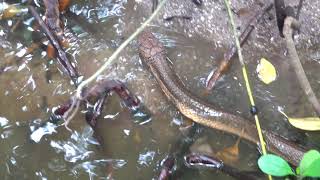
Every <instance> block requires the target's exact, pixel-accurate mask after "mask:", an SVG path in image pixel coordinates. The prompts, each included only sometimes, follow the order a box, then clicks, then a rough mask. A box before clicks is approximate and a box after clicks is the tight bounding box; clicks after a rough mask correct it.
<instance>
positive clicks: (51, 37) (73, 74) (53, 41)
mask: <svg viewBox="0 0 320 180" xmlns="http://www.w3.org/2000/svg"><path fill="white" fill-rule="evenodd" d="M28 8H29V11H30V12H31V14H32V15H33V17H34V18H35V19H36V21H37V22H38V23H39V25H40V26H41V28H42V30H43V32H44V33H45V34H46V36H47V38H48V39H49V41H50V43H51V44H52V45H53V47H54V48H55V49H56V50H57V52H58V58H57V59H58V61H59V63H60V64H61V65H62V66H63V68H64V70H65V71H67V72H68V74H69V76H70V78H71V80H73V81H74V82H76V80H75V78H77V77H78V73H77V71H76V70H75V68H74V67H73V66H72V65H71V63H70V61H69V60H68V58H67V55H66V53H65V51H64V50H63V49H62V47H61V45H60V43H59V41H58V40H57V39H56V38H55V36H54V34H53V33H51V31H50V30H49V28H48V27H47V25H46V24H45V23H44V22H43V20H42V19H41V17H40V16H39V14H38V13H37V11H36V10H35V8H34V7H33V6H29V7H28ZM75 84H76V83H75Z"/></svg>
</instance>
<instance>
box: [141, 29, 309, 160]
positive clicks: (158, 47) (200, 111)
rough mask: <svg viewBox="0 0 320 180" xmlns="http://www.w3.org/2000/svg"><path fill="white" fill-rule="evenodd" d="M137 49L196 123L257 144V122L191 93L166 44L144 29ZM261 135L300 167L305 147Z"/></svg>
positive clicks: (270, 146)
mask: <svg viewBox="0 0 320 180" xmlns="http://www.w3.org/2000/svg"><path fill="white" fill-rule="evenodd" d="M138 51H139V56H140V59H141V61H142V62H143V64H145V66H147V68H148V70H149V72H150V73H151V74H152V75H153V76H154V77H155V80H156V81H157V84H158V85H159V86H160V88H161V90H162V91H163V93H164V94H165V96H166V97H167V98H168V99H169V101H171V102H172V103H173V104H174V105H175V107H176V108H177V109H178V110H179V111H180V112H181V113H182V114H183V115H184V116H185V117H187V118H189V119H191V120H192V121H194V122H195V123H198V124H200V125H203V126H206V127H209V128H212V129H214V130H219V131H222V132H226V133H228V134H232V135H236V136H239V137H241V138H242V139H245V140H247V141H248V142H251V143H254V144H255V145H257V146H258V147H259V146H260V141H259V138H258V132H257V128H256V125H255V124H254V123H253V121H250V120H249V119H245V118H242V117H240V116H238V115H235V114H232V113H229V112H226V111H223V110H221V109H220V108H218V107H216V106H215V105H214V104H209V103H208V102H206V101H204V100H201V99H200V98H198V97H197V96H196V95H194V94H192V93H191V92H190V91H189V90H188V89H187V88H186V87H185V86H184V85H183V83H182V82H181V80H180V79H179V78H178V76H177V74H176V73H175V71H174V69H173V68H172V65H171V64H170V62H169V60H168V58H167V54H166V49H165V47H164V45H163V44H162V43H161V42H160V41H159V40H158V39H157V38H156V37H155V36H154V35H153V33H152V32H151V31H148V30H145V31H143V32H142V33H141V34H140V35H139V37H138ZM262 134H263V136H264V140H265V143H266V147H267V150H268V151H269V152H271V153H274V154H277V155H279V156H281V157H282V158H284V159H285V160H287V161H288V162H290V163H291V164H292V165H295V166H297V165H298V164H299V162H300V160H301V159H302V156H303V154H304V153H305V152H306V150H305V149H304V148H303V147H302V146H299V145H298V144H295V143H293V142H291V141H289V140H288V139H286V138H284V137H282V136H280V135H278V134H276V133H274V132H271V131H268V130H265V129H262Z"/></svg>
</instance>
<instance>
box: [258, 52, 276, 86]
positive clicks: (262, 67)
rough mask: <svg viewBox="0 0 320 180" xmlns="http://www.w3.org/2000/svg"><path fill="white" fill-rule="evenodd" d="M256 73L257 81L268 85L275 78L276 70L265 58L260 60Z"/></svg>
mask: <svg viewBox="0 0 320 180" xmlns="http://www.w3.org/2000/svg"><path fill="white" fill-rule="evenodd" d="M257 73H258V77H259V79H260V80H261V81H262V82H264V83H265V84H269V83H271V82H273V81H274V80H276V78H277V72H276V69H275V68H274V66H273V65H272V64H271V63H270V62H269V61H268V60H266V59H265V58H261V60H260V63H259V64H258V66H257Z"/></svg>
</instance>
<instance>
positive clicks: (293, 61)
mask: <svg viewBox="0 0 320 180" xmlns="http://www.w3.org/2000/svg"><path fill="white" fill-rule="evenodd" d="M299 25H300V24H299V22H298V21H297V20H296V19H295V18H293V17H290V16H288V17H287V18H286V19H285V22H284V27H283V34H284V37H285V40H286V43H287V49H288V52H289V59H290V61H289V63H290V65H291V66H292V67H293V69H294V71H295V73H296V75H297V78H298V81H299V83H300V86H301V88H302V89H303V91H304V93H305V94H306V96H307V97H308V100H309V102H310V103H311V104H312V106H313V107H314V109H315V111H316V112H317V114H318V116H320V104H319V101H318V99H317V97H316V95H315V94H314V92H313V90H312V88H311V85H310V83H309V81H308V79H307V76H306V74H305V72H304V70H303V67H302V65H301V62H300V59H299V56H298V53H297V51H296V48H295V45H294V42H293V39H292V35H293V30H294V29H298V28H299Z"/></svg>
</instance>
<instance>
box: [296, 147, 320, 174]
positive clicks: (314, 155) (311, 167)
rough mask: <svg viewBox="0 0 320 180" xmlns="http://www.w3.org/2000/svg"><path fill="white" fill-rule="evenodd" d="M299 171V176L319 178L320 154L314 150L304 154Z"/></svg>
mask: <svg viewBox="0 0 320 180" xmlns="http://www.w3.org/2000/svg"><path fill="white" fill-rule="evenodd" d="M299 169H300V175H301V176H309V177H320V153H319V152H318V151H316V150H310V151H308V152H307V153H305V154H304V155H303V158H302V160H301V162H300V165H299Z"/></svg>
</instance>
